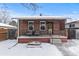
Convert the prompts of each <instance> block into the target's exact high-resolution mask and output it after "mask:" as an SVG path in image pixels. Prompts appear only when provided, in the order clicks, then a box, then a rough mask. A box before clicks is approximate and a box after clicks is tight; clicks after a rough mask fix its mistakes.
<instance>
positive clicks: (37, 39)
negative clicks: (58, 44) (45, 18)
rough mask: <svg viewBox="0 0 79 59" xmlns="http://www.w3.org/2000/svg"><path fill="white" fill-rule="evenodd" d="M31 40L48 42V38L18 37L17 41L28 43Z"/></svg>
mask: <svg viewBox="0 0 79 59" xmlns="http://www.w3.org/2000/svg"><path fill="white" fill-rule="evenodd" d="M32 41H39V42H45V43H50V38H18V43H28V42H32Z"/></svg>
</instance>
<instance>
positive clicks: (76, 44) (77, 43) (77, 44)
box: [68, 40, 79, 56]
mask: <svg viewBox="0 0 79 59" xmlns="http://www.w3.org/2000/svg"><path fill="white" fill-rule="evenodd" d="M72 42H73V45H72V46H70V47H69V48H68V49H69V51H71V52H72V53H73V54H75V55H77V56H79V40H72Z"/></svg>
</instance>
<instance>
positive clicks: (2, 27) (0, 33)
mask: <svg viewBox="0 0 79 59" xmlns="http://www.w3.org/2000/svg"><path fill="white" fill-rule="evenodd" d="M15 29H17V27H15V26H12V25H8V24H4V23H0V40H6V39H9V37H10V34H9V32H10V30H15ZM14 35H15V34H14ZM12 37H14V36H12Z"/></svg>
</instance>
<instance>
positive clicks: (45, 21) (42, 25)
mask: <svg viewBox="0 0 79 59" xmlns="http://www.w3.org/2000/svg"><path fill="white" fill-rule="evenodd" d="M41 22H45V24H41ZM41 26H45V30H42V29H41ZM40 31H46V21H40Z"/></svg>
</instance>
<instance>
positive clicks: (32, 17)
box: [13, 16, 68, 20]
mask: <svg viewBox="0 0 79 59" xmlns="http://www.w3.org/2000/svg"><path fill="white" fill-rule="evenodd" d="M67 18H68V17H64V16H23V17H16V18H13V19H20V20H22V19H26V20H27V19H67Z"/></svg>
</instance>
